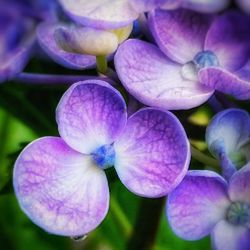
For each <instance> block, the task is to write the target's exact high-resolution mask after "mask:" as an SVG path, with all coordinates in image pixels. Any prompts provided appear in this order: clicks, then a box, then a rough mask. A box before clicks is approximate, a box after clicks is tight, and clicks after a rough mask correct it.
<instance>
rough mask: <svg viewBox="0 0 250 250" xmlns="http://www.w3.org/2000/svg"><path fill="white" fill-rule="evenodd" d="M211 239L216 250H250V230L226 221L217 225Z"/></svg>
mask: <svg viewBox="0 0 250 250" xmlns="http://www.w3.org/2000/svg"><path fill="white" fill-rule="evenodd" d="M211 238H212V245H213V248H214V249H216V250H224V249H226V250H249V246H250V230H249V229H247V228H245V227H240V226H234V225H232V224H230V223H228V222H227V221H224V220H223V221H221V222H219V223H218V224H217V225H216V227H215V228H214V230H213V233H212V235H211Z"/></svg>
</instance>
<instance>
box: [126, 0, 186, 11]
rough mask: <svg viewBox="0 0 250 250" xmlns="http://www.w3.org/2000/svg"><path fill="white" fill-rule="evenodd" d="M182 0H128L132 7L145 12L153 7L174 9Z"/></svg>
mask: <svg viewBox="0 0 250 250" xmlns="http://www.w3.org/2000/svg"><path fill="white" fill-rule="evenodd" d="M181 1H182V0H147V1H145V0H129V3H130V4H131V5H132V7H133V8H134V9H135V10H136V11H137V12H138V13H142V12H146V11H151V10H154V9H168V10H169V9H176V8H178V7H179V6H180V5H181Z"/></svg>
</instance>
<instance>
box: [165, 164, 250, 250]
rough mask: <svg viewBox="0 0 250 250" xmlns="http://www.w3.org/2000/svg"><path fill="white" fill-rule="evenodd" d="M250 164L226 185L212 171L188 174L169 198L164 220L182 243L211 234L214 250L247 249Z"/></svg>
mask: <svg viewBox="0 0 250 250" xmlns="http://www.w3.org/2000/svg"><path fill="white" fill-rule="evenodd" d="M249 194H250V163H248V164H247V165H246V166H245V167H243V168H242V169H241V170H239V171H238V172H236V173H235V174H234V175H233V176H232V177H231V178H230V180H229V182H227V181H226V180H225V179H224V178H223V177H221V176H220V175H218V174H217V173H215V172H213V171H205V170H204V171H199V170H193V171H189V172H188V174H187V175H186V177H185V178H184V180H183V181H182V182H181V184H180V185H179V186H178V187H177V188H176V189H175V190H174V191H173V192H172V193H171V194H170V195H169V197H168V204H167V209H166V212H167V216H168V220H169V223H170V226H171V227H172V229H173V231H174V232H175V233H176V234H177V235H178V236H180V237H181V238H183V239H186V240H198V239H200V238H202V237H204V236H207V235H208V234H211V238H212V245H213V248H214V249H217V250H224V249H227V250H248V249H249V248H250V195H249Z"/></svg>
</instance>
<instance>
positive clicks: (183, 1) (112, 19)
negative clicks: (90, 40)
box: [59, 0, 230, 29]
mask: <svg viewBox="0 0 250 250" xmlns="http://www.w3.org/2000/svg"><path fill="white" fill-rule="evenodd" d="M59 2H60V3H61V4H62V6H63V8H64V10H65V11H66V13H67V14H68V15H69V16H70V17H71V18H72V19H73V20H75V21H76V22H77V23H81V24H83V25H86V26H88V27H94V28H98V29H114V28H119V27H123V26H126V25H128V24H131V23H132V22H133V21H134V20H136V19H137V18H138V17H139V14H140V13H143V12H145V11H150V10H154V9H158V8H163V9H175V8H182V7H184V8H189V9H193V10H197V11H202V12H216V11H220V10H222V9H224V8H226V6H227V5H228V4H229V2H230V1H229V0H220V1H218V0H205V1H200V0H119V1H118V0H108V1H102V0H92V1H88V0H79V1H77V2H75V1H71V0H59Z"/></svg>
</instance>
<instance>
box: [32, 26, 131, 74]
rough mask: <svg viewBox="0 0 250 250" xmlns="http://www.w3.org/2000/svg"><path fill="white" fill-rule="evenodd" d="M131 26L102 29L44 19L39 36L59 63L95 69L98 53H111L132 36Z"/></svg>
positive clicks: (108, 54) (46, 50)
mask: <svg viewBox="0 0 250 250" xmlns="http://www.w3.org/2000/svg"><path fill="white" fill-rule="evenodd" d="M131 31H132V25H128V26H126V27H124V28H120V29H116V30H100V29H94V28H89V27H80V26H76V25H75V24H71V25H70V24H65V23H60V22H57V23H51V22H44V23H41V24H40V25H39V26H38V29H37V37H38V41H39V43H40V45H41V47H42V48H43V49H44V51H45V52H46V53H47V54H48V55H49V56H50V57H51V58H52V59H53V60H54V61H56V62H57V63H59V64H61V65H62V66H65V67H68V68H73V69H86V68H92V67H94V66H95V65H96V56H109V57H110V58H111V55H112V54H113V53H114V52H115V51H116V49H117V47H118V45H119V44H120V43H121V42H123V41H124V40H125V39H127V37H128V36H129V35H130V33H131Z"/></svg>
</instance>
